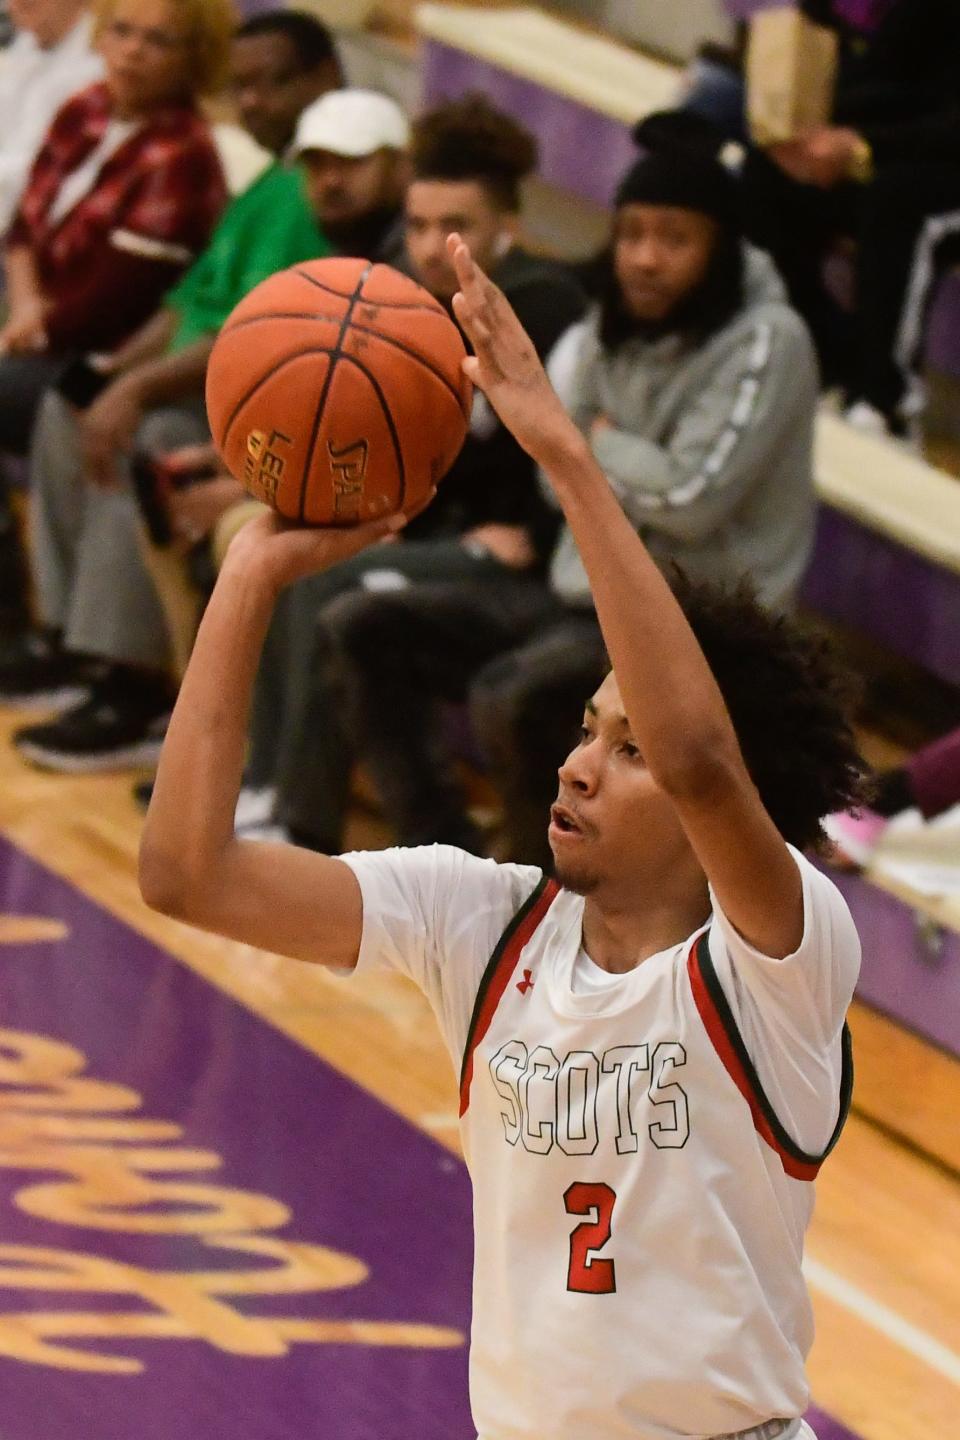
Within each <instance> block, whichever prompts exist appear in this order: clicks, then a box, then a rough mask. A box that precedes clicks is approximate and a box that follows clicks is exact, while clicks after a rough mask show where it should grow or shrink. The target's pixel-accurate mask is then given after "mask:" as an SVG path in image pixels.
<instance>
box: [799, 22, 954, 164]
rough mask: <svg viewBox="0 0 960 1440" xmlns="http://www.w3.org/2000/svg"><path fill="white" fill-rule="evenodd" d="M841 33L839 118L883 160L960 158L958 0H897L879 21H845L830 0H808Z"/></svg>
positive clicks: (878, 158) (836, 119)
mask: <svg viewBox="0 0 960 1440" xmlns="http://www.w3.org/2000/svg"><path fill="white" fill-rule="evenodd" d="M803 9H804V10H805V12H806V13H807V14H808V15H809V16H810V17H811V19H814V20H817V21H819V22H820V23H821V24H825V25H829V26H830V27H831V28H832V29H834V30H836V31H837V32H838V34H839V36H840V72H839V77H838V83H837V94H836V101H835V105H834V122H835V123H836V124H838V125H849V126H851V127H852V128H853V129H855V130H857V131H858V132H859V133H860V134H861V135H863V136H864V138H865V139H866V140H867V141H869V143H870V145H871V146H872V148H873V151H874V155H875V156H876V159H877V161H878V163H880V164H885V163H889V162H897V161H915V160H926V159H942V160H943V159H946V160H949V159H955V160H956V161H957V162H958V163H960V0H893V3H892V5H891V6H890V9H889V10H887V12H886V13H885V14H884V16H883V18H882V19H881V21H880V23H879V25H878V27H877V29H876V30H874V32H873V33H872V34H871V35H868V36H862V35H858V34H857V33H856V32H854V31H852V30H851V29H849V28H848V27H846V26H845V25H844V24H843V23H842V21H840V20H839V19H838V18H837V17H836V15H835V13H834V7H833V3H832V0H804V4H803Z"/></svg>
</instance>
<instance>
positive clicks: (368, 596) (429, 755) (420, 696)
mask: <svg viewBox="0 0 960 1440" xmlns="http://www.w3.org/2000/svg"><path fill="white" fill-rule="evenodd" d="M556 609H557V606H556V602H555V600H554V599H553V598H552V596H551V595H550V593H549V591H548V590H547V588H546V586H545V585H543V584H542V583H541V582H540V581H538V580H535V579H532V578H530V577H527V576H524V575H518V574H516V573H515V572H512V571H508V570H504V569H503V568H502V567H498V570H497V571H496V573H494V572H490V573H488V574H486V575H485V576H484V577H482V578H474V579H466V578H465V579H461V580H459V581H456V582H453V583H435V584H431V583H421V584H415V585H411V586H410V587H408V588H407V589H404V590H397V591H395V592H394V593H386V594H378V593H376V592H370V591H362V590H355V589H354V590H351V591H349V592H347V593H345V594H343V595H341V596H340V597H339V598H337V599H336V600H334V601H332V602H330V603H329V604H328V605H327V606H326V607H325V608H324V610H323V611H322V612H321V615H320V618H319V624H318V629H317V648H316V651H315V655H314V661H313V664H312V666H311V681H312V684H311V692H310V698H309V704H308V706H307V708H306V711H305V713H304V715H303V722H302V727H301V732H300V745H299V749H298V751H297V752H296V754H295V755H294V756H293V757H292V763H290V764H289V765H288V766H286V767H285V770H284V773H283V774H282V776H281V777H280V795H279V804H278V817H279V818H280V820H281V821H283V822H284V823H285V824H287V825H289V826H290V827H291V828H292V829H293V830H294V831H295V832H301V833H303V834H304V835H309V836H310V837H312V838H313V839H314V840H315V842H316V843H319V844H320V845H321V847H322V848H324V849H328V850H336V849H338V848H339V847H340V841H341V833H342V827H343V821H344V816H345V810H346V804H347V785H348V780H349V773H350V765H351V762H352V760H354V759H357V758H362V759H363V760H364V761H365V763H366V764H367V766H368V768H369V769H370V771H371V774H372V777H373V779H374V781H375V783H376V786H377V789H378V791H379V794H380V798H381V801H382V804H383V807H384V810H385V813H386V814H387V816H388V818H389V820H390V821H391V822H392V824H393V826H394V829H395V830H396V832H397V837H398V839H399V841H400V843H402V844H405V845H418V844H429V843H432V842H435V841H436V842H445V843H449V844H456V845H462V846H464V848H468V849H473V848H476V847H477V846H478V844H479V836H477V834H476V833H475V831H474V830H473V827H472V826H471V824H470V821H469V819H468V817H467V815H466V810H465V803H464V796H463V793H462V790H461V787H460V785H459V783H458V780H457V777H456V771H455V765H454V755H453V753H452V748H451V744H450V733H449V728H448V726H446V725H445V713H444V711H445V705H449V703H451V702H452V703H455V704H456V703H462V702H463V701H464V700H466V699H467V697H468V694H469V692H470V688H471V685H472V684H473V682H474V680H475V678H476V677H477V675H478V674H480V673H481V672H482V670H483V667H484V666H485V665H487V664H488V663H489V662H490V661H491V660H494V659H496V658H497V657H498V656H500V655H503V654H504V653H505V652H507V651H510V650H512V649H514V648H516V647H517V646H518V645H520V644H522V643H523V642H524V641H526V640H527V639H528V638H529V637H530V635H532V634H533V633H535V632H536V630H537V629H538V628H539V627H540V626H541V625H543V624H544V623H545V622H546V621H547V620H548V618H549V617H550V616H552V615H554V614H555V613H556Z"/></svg>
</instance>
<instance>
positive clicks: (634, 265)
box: [613, 205, 717, 324]
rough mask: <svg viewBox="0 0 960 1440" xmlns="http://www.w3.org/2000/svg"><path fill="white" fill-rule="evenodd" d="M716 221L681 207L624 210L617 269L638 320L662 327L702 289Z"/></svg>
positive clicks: (618, 234)
mask: <svg viewBox="0 0 960 1440" xmlns="http://www.w3.org/2000/svg"><path fill="white" fill-rule="evenodd" d="M716 234H717V226H716V222H715V221H713V220H711V219H710V218H709V216H707V215H701V214H700V213H699V211H697V210H686V209H683V208H681V207H680V206H676V205H624V206H623V207H622V208H621V209H620V210H619V211H618V214H617V224H616V231H615V233H614V248H613V268H614V272H615V274H616V277H617V283H618V285H619V286H620V291H621V294H622V295H623V300H624V304H625V306H626V308H627V311H628V313H629V314H630V315H632V316H633V318H634V319H635V320H640V321H646V322H648V323H653V324H656V323H658V322H659V321H662V320H665V319H666V318H667V317H668V316H669V314H670V312H671V311H672V310H673V309H674V308H675V307H676V306H677V305H678V304H679V303H680V301H681V300H684V299H685V298H686V297H687V295H689V294H690V292H691V291H692V290H694V289H695V288H696V287H697V285H699V284H700V282H701V280H702V279H703V277H704V275H705V274H706V271H707V266H708V265H709V263H710V257H711V255H712V253H713V247H714V244H715V242H716Z"/></svg>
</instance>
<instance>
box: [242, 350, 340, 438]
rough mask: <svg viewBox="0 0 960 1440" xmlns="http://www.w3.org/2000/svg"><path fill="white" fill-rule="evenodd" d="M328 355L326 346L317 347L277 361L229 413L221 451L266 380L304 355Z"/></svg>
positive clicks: (328, 351)
mask: <svg viewBox="0 0 960 1440" xmlns="http://www.w3.org/2000/svg"><path fill="white" fill-rule="evenodd" d="M329 354H330V350H329V348H328V347H327V346H324V345H318V346H317V348H316V349H315V350H297V351H296V352H295V353H294V354H293V355H285V356H284V357H283V359H282V360H278V361H277V363H276V365H274V366H273V367H272V368H271V369H270V370H268V371H267V373H266V375H261V376H260V379H259V380H258V381H257V383H256V385H254V386H253V387H252V389H250V390H248V391H247V393H246V394H245V395H244V396H243V398H242V399H241V400H238V401H237V403H236V405H235V406H234V408H233V411H232V412H231V415H230V419H229V420H228V421H227V423H226V425H224V427H223V439H222V441H221V442H220V445H221V449H222V450H226V448H227V442H228V441H229V439H230V431H231V430H232V429H233V427H234V425H235V424H236V423H237V419H238V417H239V415H240V411H241V410H242V409H243V408H244V406H245V405H248V404H249V403H250V401H251V400H252V399H253V397H254V396H255V395H256V393H257V391H258V390H259V389H261V388H262V386H264V385H266V383H267V381H268V380H272V379H273V378H274V376H275V375H279V373H280V371H281V370H282V369H283V368H284V366H285V365H292V364H294V362H295V361H297V360H299V359H301V358H302V357H303V356H304V355H329Z"/></svg>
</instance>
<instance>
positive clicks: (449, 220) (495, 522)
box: [248, 97, 584, 850]
mask: <svg viewBox="0 0 960 1440" xmlns="http://www.w3.org/2000/svg"><path fill="white" fill-rule="evenodd" d="M536 160H537V151H536V144H535V142H534V140H533V138H532V137H531V136H530V135H529V134H528V133H527V132H526V131H525V130H524V129H522V128H521V127H520V126H519V125H517V124H516V122H515V121H513V120H512V119H510V118H509V117H508V116H507V115H504V114H501V113H500V112H499V111H497V110H495V109H494V108H493V107H492V106H490V105H489V104H488V103H487V102H486V101H485V100H483V99H480V98H477V97H468V98H467V99H465V100H462V101H457V102H453V103H451V104H447V105H442V106H440V107H438V108H437V109H436V110H434V111H431V112H430V113H428V114H427V115H424V116H422V117H421V118H420V120H418V121H417V123H416V124H415V126H414V134H413V144H412V167H413V180H412V182H411V185H410V188H409V190H408V191H407V198H406V220H407V255H406V260H405V262H404V265H405V268H406V269H407V270H408V271H409V273H410V274H411V275H412V276H413V277H414V278H415V279H417V280H419V281H420V283H421V284H423V285H424V286H425V287H426V288H427V289H428V290H430V291H431V293H432V294H433V295H435V296H436V297H437V298H438V299H439V300H441V301H442V302H443V303H444V304H446V305H449V304H450V301H451V299H452V296H453V294H454V291H455V290H456V288H457V287H456V279H455V276H454V272H453V269H452V267H451V265H450V262H449V258H448V256H447V252H446V238H447V235H448V234H449V233H450V232H451V231H452V230H454V229H457V230H459V231H460V232H461V233H462V234H464V235H465V236H466V237H467V238H468V239H469V241H470V244H471V246H472V249H473V253H474V255H475V256H476V257H477V259H478V260H479V263H480V264H482V265H484V266H486V267H488V268H489V269H490V270H491V271H492V273H493V274H494V276H495V277H496V278H497V281H498V283H499V284H500V285H501V286H502V287H503V288H504V290H505V291H506V293H507V294H508V295H509V297H510V300H511V303H512V304H513V306H514V308H515V309H516V311H517V313H518V314H519V315H520V318H521V321H522V322H523V324H524V326H525V328H526V330H527V332H528V334H529V335H530V337H531V339H532V341H533V343H534V345H535V346H536V348H537V351H538V353H539V354H540V355H542V356H546V355H548V354H549V352H550V351H551V349H552V348H553V346H554V344H555V343H556V341H557V339H558V337H559V336H560V335H561V334H562V333H563V332H564V331H565V330H566V329H567V328H568V326H569V325H570V324H571V323H572V322H573V321H574V320H576V319H577V317H578V316H579V315H580V314H581V313H582V310H583V304H584V302H583V296H582V294H581V292H580V289H579V286H578V285H577V284H576V282H575V281H574V280H573V278H572V277H571V276H570V275H569V274H568V272H566V271H565V270H564V269H563V268H561V267H559V266H556V265H554V264H552V263H550V262H548V261H544V260H539V259H536V258H534V257H533V256H531V255H529V254H528V253H527V252H526V251H524V250H523V248H522V247H521V246H520V245H519V244H518V243H517V231H518V227H519V213H520V203H521V194H520V185H521V182H522V180H523V179H524V178H525V177H526V176H527V175H528V174H530V173H531V172H532V170H533V168H534V166H535V164H536ZM555 533H556V518H555V516H554V514H553V513H552V511H551V509H550V508H549V507H548V506H547V505H546V504H545V502H544V500H543V498H542V497H541V495H540V493H539V490H538V486H537V481H536V477H535V474H534V470H533V466H532V463H531V461H530V459H529V457H528V456H527V455H526V454H525V453H524V452H523V451H522V450H521V449H520V447H519V446H518V445H517V443H516V441H515V440H514V439H513V438H512V436H511V435H510V434H509V433H508V432H507V431H506V429H505V428H504V427H503V426H502V425H501V424H500V422H499V421H498V420H497V419H496V417H495V416H494V415H493V414H492V412H491V411H490V409H489V407H488V406H487V404H486V402H485V401H484V400H483V399H482V397H480V396H478V397H477V398H476V402H475V405H474V411H473V416H472V420H471V426H470V433H469V435H468V438H467V441H466V443H465V445H464V447H463V449H462V451H461V452H460V455H459V456H458V458H457V460H456V461H455V463H454V465H453V468H452V470H451V471H450V473H449V474H448V475H447V477H446V478H445V479H444V480H443V482H442V484H441V486H440V489H439V493H438V495H437V497H436V499H435V500H434V501H433V503H432V504H431V505H430V506H429V508H428V509H427V510H425V511H424V512H423V514H422V515H421V516H419V517H418V518H417V519H415V520H414V521H412V522H411V524H410V525H409V526H408V527H407V530H406V532H405V534H404V536H403V538H402V540H401V541H400V542H399V543H397V544H396V545H393V546H391V547H389V549H388V550H374V551H365V552H363V553H362V554H360V555H358V556H356V557H355V558H354V559H353V560H351V561H349V562H347V563H346V564H344V565H341V566H337V567H336V568H335V569H334V570H333V571H330V572H328V573H326V574H323V575H318V576H315V577H311V579H310V580H309V581H305V582H304V583H303V584H302V585H299V586H294V587H293V588H292V589H291V590H290V591H288V592H287V594H286V596H285V597H284V599H283V601H282V603H281V606H280V608H279V610H278V612H277V615H276V617H275V619H274V622H273V625H272V627H271V632H270V635H269V637H268V641H267V646H266V649H265V653H264V659H263V663H262V666H261V671H260V676H259V681H258V686H257V696H256V701H255V706H254V722H253V732H252V745H251V758H250V770H249V775H248V781H249V786H250V788H252V789H254V790H266V789H268V788H269V787H272V786H273V785H274V784H276V785H277V787H278V789H279V800H278V811H277V815H278V818H279V819H280V820H281V821H282V823H284V824H285V825H289V826H291V827H292V828H293V829H294V830H295V831H297V832H298V833H299V832H300V831H301V830H302V832H303V837H304V839H305V840H307V841H308V842H309V843H312V844H313V845H314V846H315V847H317V848H321V849H333V850H336V849H338V848H339V846H340V837H341V829H342V825H343V819H344V809H345V806H346V801H347V787H348V782H349V775H350V761H351V758H352V752H351V748H350V745H349V744H348V741H347V734H348V733H349V732H348V731H346V730H344V729H342V728H341V727H339V726H338V725H337V724H336V723H335V722H334V721H333V719H332V718H331V717H327V718H326V719H325V721H324V725H323V730H322V734H320V735H314V736H312V737H309V738H308V729H307V725H308V723H309V722H307V721H306V720H305V711H306V709H307V707H308V706H309V707H310V711H311V713H313V712H314V710H315V709H319V708H323V706H325V705H326V704H327V703H328V690H327V687H326V680H325V674H326V657H327V649H326V645H325V637H324V635H323V634H321V639H320V644H319V647H318V640H317V615H318V612H319V611H320V608H321V606H323V605H325V604H327V603H328V602H329V601H330V600H331V599H332V597H334V596H335V595H337V594H340V593H346V594H349V593H350V592H354V593H356V594H358V595H361V596H362V595H366V594H374V593H377V592H379V591H380V590H382V589H384V588H390V589H392V590H397V589H398V588H402V587H405V586H413V587H414V588H415V589H416V588H418V587H419V585H420V584H421V583H427V582H431V583H432V582H446V583H448V584H449V585H450V587H451V589H452V590H454V591H455V592H456V593H458V594H459V593H461V592H463V593H469V594H471V595H473V596H474V597H475V600H476V604H477V606H478V607H479V608H480V609H481V610H482V611H483V612H484V613H487V612H490V614H491V615H499V616H501V617H504V618H505V617H507V616H511V617H512V621H513V624H514V625H519V624H521V623H523V624H529V623H530V622H531V620H532V617H533V616H535V615H539V614H540V613H541V612H542V611H543V608H544V605H545V603H547V602H548V600H549V597H548V595H547V591H546V589H545V586H544V584H543V575H544V570H545V567H546V563H547V558H548V555H549V550H550V546H551V543H552V540H553V536H554V535H555ZM438 623H439V622H438ZM452 624H453V625H454V626H455V625H456V621H455V619H454V620H453V621H452ZM511 633H512V632H511ZM304 752H310V753H309V755H307V756H305V755H304ZM305 759H307V760H308V761H309V766H310V771H311V775H314V776H317V777H318V778H317V782H316V784H314V783H313V781H310V782H309V784H308V786H305V787H304V788H305V789H306V793H307V796H308V799H307V803H305V804H301V796H300V791H301V781H300V779H299V778H298V770H299V767H300V765H301V764H302V763H304V760H305ZM321 770H322V771H323V772H324V777H325V778H324V780H323V781H322V783H321V782H320V780H319V776H318V772H319V771H321ZM327 776H329V777H330V778H331V783H330V784H329V786H328V784H327V780H326V777H327ZM319 794H322V795H323V808H322V812H321V811H320V810H319V809H317V808H315V807H314V800H315V797H316V796H317V795H319ZM266 803H269V797H268V801H267V802H266ZM448 838H450V839H451V841H453V839H454V836H453V835H452V833H451V835H450V836H449V837H448ZM456 839H457V843H465V844H467V845H468V846H470V847H472V848H477V846H478V844H479V838H478V836H477V835H476V832H475V831H474V830H473V828H472V827H471V826H470V824H469V822H467V821H466V819H465V818H464V819H463V820H462V822H461V821H460V820H459V818H458V831H457V837H456Z"/></svg>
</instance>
